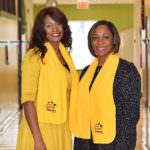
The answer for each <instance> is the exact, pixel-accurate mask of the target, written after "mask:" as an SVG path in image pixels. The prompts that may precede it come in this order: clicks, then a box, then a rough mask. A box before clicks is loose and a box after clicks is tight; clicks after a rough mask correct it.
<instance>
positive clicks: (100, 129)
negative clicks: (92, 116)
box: [94, 122, 103, 133]
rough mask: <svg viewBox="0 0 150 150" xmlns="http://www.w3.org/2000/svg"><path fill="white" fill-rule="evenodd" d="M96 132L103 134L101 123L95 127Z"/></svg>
mask: <svg viewBox="0 0 150 150" xmlns="http://www.w3.org/2000/svg"><path fill="white" fill-rule="evenodd" d="M94 131H95V132H97V133H103V125H102V124H101V123H100V122H98V123H96V124H95V126H94Z"/></svg>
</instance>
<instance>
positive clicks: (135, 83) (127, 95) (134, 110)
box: [123, 64, 141, 128]
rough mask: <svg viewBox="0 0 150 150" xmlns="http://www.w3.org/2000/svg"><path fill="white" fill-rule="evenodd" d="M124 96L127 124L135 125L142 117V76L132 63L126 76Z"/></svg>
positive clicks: (129, 125)
mask: <svg viewBox="0 0 150 150" xmlns="http://www.w3.org/2000/svg"><path fill="white" fill-rule="evenodd" d="M123 96H124V99H125V101H124V113H125V116H126V117H125V118H126V125H127V126H128V127H129V128H131V127H132V125H133V127H135V126H136V124H137V122H138V120H139V117H140V98H141V78H140V75H139V73H138V71H137V69H136V67H135V66H134V64H130V67H129V72H128V73H127V76H126V77H125V81H124V88H123ZM128 127H127V128H128Z"/></svg>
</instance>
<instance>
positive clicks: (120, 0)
mask: <svg viewBox="0 0 150 150" xmlns="http://www.w3.org/2000/svg"><path fill="white" fill-rule="evenodd" d="M52 1H56V2H57V4H76V2H77V0H33V3H40V4H41V3H51V2H52ZM82 1H86V0H82ZM88 1H89V3H90V4H132V3H134V0H88Z"/></svg>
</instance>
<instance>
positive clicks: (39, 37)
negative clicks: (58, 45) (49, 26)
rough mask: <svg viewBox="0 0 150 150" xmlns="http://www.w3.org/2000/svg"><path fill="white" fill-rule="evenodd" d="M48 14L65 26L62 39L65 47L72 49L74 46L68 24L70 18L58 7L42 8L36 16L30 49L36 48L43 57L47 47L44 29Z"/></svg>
mask: <svg viewBox="0 0 150 150" xmlns="http://www.w3.org/2000/svg"><path fill="white" fill-rule="evenodd" d="M46 16H49V17H51V18H52V19H53V20H54V21H56V22H58V23H59V24H61V25H62V26H63V30H64V34H63V37H62V39H61V42H62V43H63V44H64V46H65V47H68V48H69V49H71V48H72V47H71V46H72V38H71V30H70V28H69V25H68V20H67V18H66V16H65V15H64V13H63V12H62V11H61V10H60V9H58V8H56V7H47V8H44V9H42V10H41V11H40V12H39V13H38V15H37V16H36V18H35V22H34V25H33V29H32V35H31V40H30V43H29V49H30V48H35V47H36V49H35V51H36V52H40V53H41V59H42V58H44V56H45V54H46V52H47V48H46V47H45V46H44V43H45V41H47V39H46V32H45V30H44V19H45V17H46Z"/></svg>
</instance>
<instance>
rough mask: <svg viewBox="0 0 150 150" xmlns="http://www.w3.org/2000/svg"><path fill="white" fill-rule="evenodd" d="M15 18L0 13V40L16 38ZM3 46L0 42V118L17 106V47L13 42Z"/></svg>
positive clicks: (3, 117)
mask: <svg viewBox="0 0 150 150" xmlns="http://www.w3.org/2000/svg"><path fill="white" fill-rule="evenodd" d="M16 18H17V17H16V16H11V15H9V14H7V15H4V13H0V40H17V36H18V35H17V34H18V31H17V30H18V29H17V19H16ZM5 46H6V45H4V44H0V120H2V119H5V117H6V116H7V114H8V113H9V112H10V110H16V108H18V94H17V92H18V75H17V74H18V73H17V70H18V69H17V51H18V49H17V46H16V45H14V44H11V45H8V48H6V47H5ZM7 52H8V53H7ZM7 54H8V55H7ZM7 56H8V64H7V62H6V57H7Z"/></svg>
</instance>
